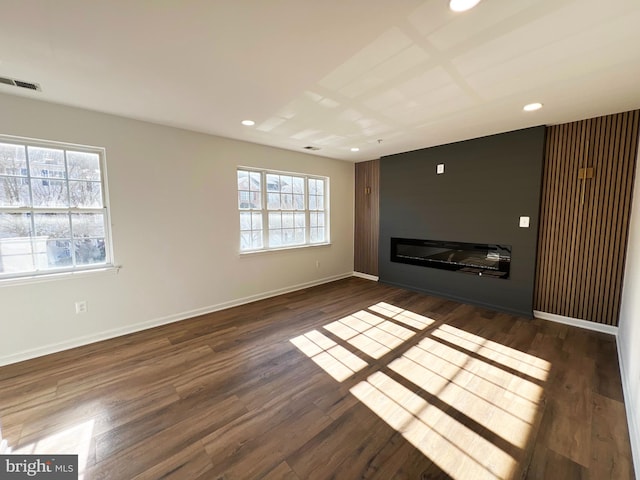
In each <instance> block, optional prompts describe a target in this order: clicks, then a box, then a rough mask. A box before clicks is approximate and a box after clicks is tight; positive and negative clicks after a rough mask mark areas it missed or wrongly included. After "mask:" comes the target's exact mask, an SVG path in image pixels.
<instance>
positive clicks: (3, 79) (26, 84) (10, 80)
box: [0, 77, 42, 92]
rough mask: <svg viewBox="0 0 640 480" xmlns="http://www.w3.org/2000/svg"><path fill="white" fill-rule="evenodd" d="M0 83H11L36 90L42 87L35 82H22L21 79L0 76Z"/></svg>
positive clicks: (40, 89)
mask: <svg viewBox="0 0 640 480" xmlns="http://www.w3.org/2000/svg"><path fill="white" fill-rule="evenodd" d="M0 83H4V84H5V85H13V86H14V87H21V88H27V89H29V90H36V91H38V92H40V91H42V88H40V85H38V84H37V83H31V82H23V81H22V80H15V79H13V78H6V77H0Z"/></svg>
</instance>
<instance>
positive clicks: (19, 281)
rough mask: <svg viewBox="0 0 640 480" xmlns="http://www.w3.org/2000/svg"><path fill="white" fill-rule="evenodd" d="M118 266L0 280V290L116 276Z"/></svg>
mask: <svg viewBox="0 0 640 480" xmlns="http://www.w3.org/2000/svg"><path fill="white" fill-rule="evenodd" d="M120 268H122V267H121V266H120V265H118V266H115V265H108V266H104V267H101V268H90V269H86V270H75V271H72V272H55V273H42V274H39V275H25V276H24V277H13V278H5V279H0V288H2V287H10V286H17V285H30V284H33V283H44V282H55V281H58V280H71V279H77V278H85V277H88V276H90V275H103V274H108V273H110V274H117V273H118V272H120Z"/></svg>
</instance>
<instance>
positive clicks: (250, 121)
mask: <svg viewBox="0 0 640 480" xmlns="http://www.w3.org/2000/svg"><path fill="white" fill-rule="evenodd" d="M242 124H243V125H244V126H245V127H252V126H254V125H255V124H256V122H254V121H253V120H242Z"/></svg>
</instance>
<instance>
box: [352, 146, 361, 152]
mask: <svg viewBox="0 0 640 480" xmlns="http://www.w3.org/2000/svg"><path fill="white" fill-rule="evenodd" d="M351 151H352V152H359V151H360V149H359V148H358V147H352V148H351Z"/></svg>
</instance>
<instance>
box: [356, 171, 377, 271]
mask: <svg viewBox="0 0 640 480" xmlns="http://www.w3.org/2000/svg"><path fill="white" fill-rule="evenodd" d="M379 195H380V160H371V161H369V162H361V163H356V165H355V225H354V262H353V263H354V270H355V271H356V272H360V273H366V274H369V275H375V276H377V275H378V229H379V223H380V219H379V215H380V210H379V208H378V203H379Z"/></svg>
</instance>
